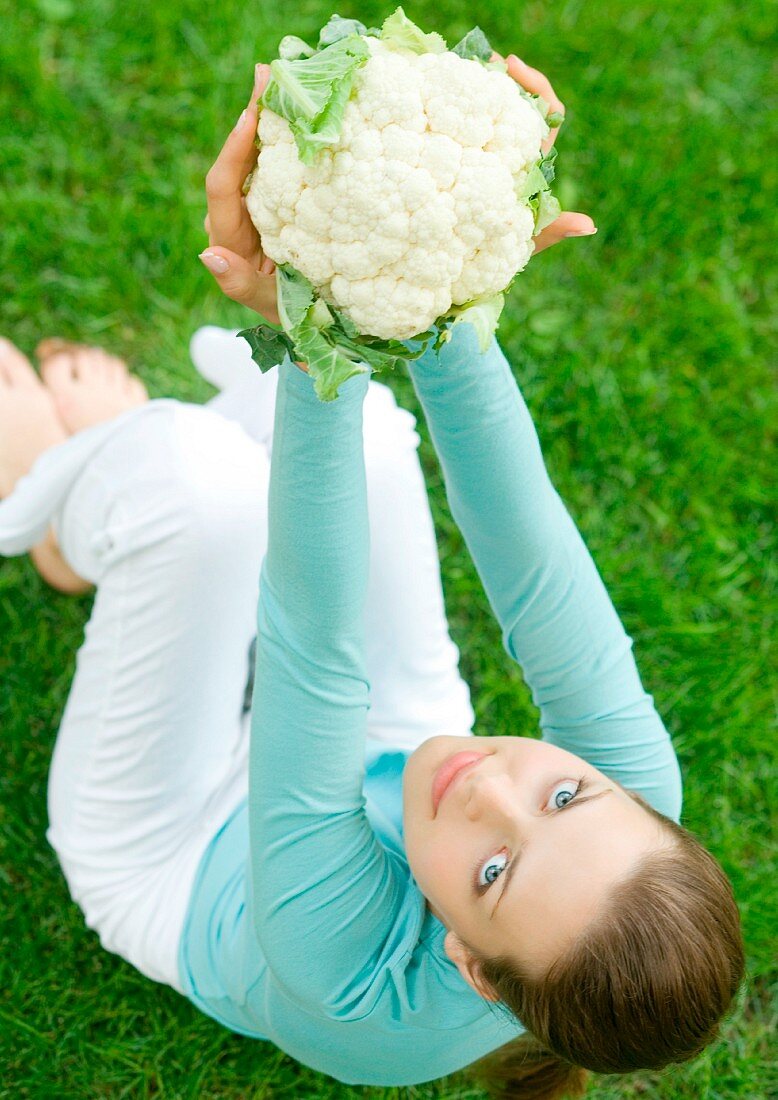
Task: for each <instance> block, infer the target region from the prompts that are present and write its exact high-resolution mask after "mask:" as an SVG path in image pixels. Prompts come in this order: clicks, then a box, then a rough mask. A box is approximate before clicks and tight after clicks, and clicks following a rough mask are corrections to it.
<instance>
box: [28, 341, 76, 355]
mask: <svg viewBox="0 0 778 1100" xmlns="http://www.w3.org/2000/svg"><path fill="white" fill-rule="evenodd" d="M74 346H75V345H74V344H72V343H71V342H70V340H63V339H62V337H60V336H50V337H48V338H47V339H46V340H41V342H40V343H39V344H38V346H37V347H36V349H35V355H36V356H37V358H38V359H39V360H43V359H48V358H49V356H50V355H56V354H57V353H58V352H61V351H72V349H73V347H74Z"/></svg>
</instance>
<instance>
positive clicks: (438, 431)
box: [409, 323, 681, 820]
mask: <svg viewBox="0 0 778 1100" xmlns="http://www.w3.org/2000/svg"><path fill="white" fill-rule="evenodd" d="M409 346H412V345H409ZM409 370H410V374H411V378H412V380H413V384H414V387H415V389H416V393H417V395H418V397H419V400H420V402H421V404H422V407H423V409H424V413H425V416H426V419H427V423H428V426H429V430H430V435H431V437H432V441H433V443H434V446H435V449H436V451H437V454H438V458H439V460H440V464H441V469H442V472H443V476H444V480H445V485H446V492H447V495H448V501H449V506H450V508H451V513H452V516H453V517H454V520H455V521H456V523H457V525H458V526H459V528H460V530H461V531H462V534H463V536H464V539H465V542H466V543H467V546H468V549H469V551H470V553H471V555H472V558H473V561H474V563H475V566H476V568H477V570H478V573H479V576H480V577H481V581H482V583H483V585H484V588H485V591H486V594H487V596H488V599H489V602H490V605H491V607H492V610H493V611H494V614H495V616H496V618H497V621H498V622H499V624H500V627H501V630H502V638H503V644H504V646H505V649H506V651H507V652H508V654H509V655H510V656H511V657H512V658H513V660H515V661H517V662H518V664H519V665H520V666H521V668H522V670H523V673H524V676H525V679H526V681H527V684H528V685H529V687H530V690H531V692H532V698H533V700H534V702H535V704H536V705H537V706H538V707H539V709H540V725H541V729H542V731H543V736H544V738H545V739H546V740H548V741H550V742H553V743H554V744H555V745H559V746H561V747H562V748H564V749H567V750H568V751H569V752H573V753H575V754H576V755H578V756H581V757H582V758H583V759H585V760H587V761H588V762H589V763H591V764H593V765H594V766H595V767H597V768H599V769H600V770H601V771H603V772H605V773H606V774H608V775H610V776H612V777H613V778H614V779H616V780H617V781H618V782H620V783H622V784H623V785H624V786H625V787H628V788H631V789H633V790H636V791H637V792H638V793H640V794H641V795H643V797H644V798H646V799H647V800H648V801H649V802H651V803H652V804H653V805H654V806H655V807H656V808H657V809H659V810H660V811H661V812H663V813H664V814H666V815H668V816H669V817H672V818H674V819H675V820H678V818H679V816H680V812H681V777H680V770H679V767H678V760H677V757H676V754H675V751H674V749H673V746H672V743H671V741H670V737H669V734H668V733H667V730H666V729H665V727H664V725H663V723H662V720H661V718H660V717H659V715H658V713H657V711H656V709H655V707H654V705H653V700H652V697H651V696H650V695H648V694H647V693H646V692H645V691H644V690H643V687H642V684H641V681H640V677H639V674H638V671H637V667H636V665H635V660H634V658H633V655H632V640H631V638H630V637H628V635H627V634H626V633H625V631H624V628H623V626H622V624H621V621H620V619H619V617H618V615H617V613H616V611H615V609H614V607H613V604H612V603H611V600H610V598H609V596H608V593H607V591H606V589H605V586H604V585H603V582H602V580H601V578H600V576H599V574H598V572H597V569H596V567H595V564H594V562H593V561H592V558H591V555H590V554H589V552H588V550H587V549H586V546H585V545H584V542H583V539H582V538H581V535H580V534H579V532H578V530H577V528H576V526H575V524H574V523H573V520H572V519H571V517H570V514H569V513H568V511H567V509H566V508H565V506H564V504H563V503H562V501H561V499H560V497H559V495H558V494H557V492H556V490H555V489H554V487H553V485H552V484H551V481H550V479H549V476H548V472H547V470H546V467H545V463H544V461H543V456H542V453H541V449H540V444H539V441H538V437H537V433H536V431H535V427H534V425H533V423H532V419H531V417H530V414H529V411H528V409H527V406H526V404H525V403H524V400H523V398H522V396H521V393H520V391H519V388H518V385H517V383H516V380H515V378H514V377H513V374H512V372H511V368H510V366H509V364H508V361H507V359H506V358H505V355H504V354H503V352H502V350H501V349H500V347H499V345H498V343H497V341H496V340H495V339H493V340H492V342H491V345H490V346H489V348H488V349H487V351H486V352H484V353H482V352H481V351H480V349H479V346H478V340H477V337H476V332H475V329H474V328H473V326H472V325H470V324H468V323H462V324H460V325H457V326H456V327H455V328H454V329H453V330H452V338H451V340H450V341H449V342H448V343H447V344H444V345H443V346H442V348H441V349H440V351H439V352H437V353H434V352H432V351H431V350H427V351H425V352H424V354H423V355H422V356H421V357H420V358H419V359H417V360H414V361H411V362H410V364H409Z"/></svg>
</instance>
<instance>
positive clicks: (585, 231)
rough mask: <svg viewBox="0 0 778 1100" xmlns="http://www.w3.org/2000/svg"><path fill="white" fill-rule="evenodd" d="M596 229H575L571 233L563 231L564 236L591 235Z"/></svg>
mask: <svg viewBox="0 0 778 1100" xmlns="http://www.w3.org/2000/svg"><path fill="white" fill-rule="evenodd" d="M596 232H597V229H596V228H595V229H576V230H574V232H572V233H565V236H566V237H593V236H594V234H595V233H596Z"/></svg>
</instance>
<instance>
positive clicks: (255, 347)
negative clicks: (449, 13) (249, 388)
mask: <svg viewBox="0 0 778 1100" xmlns="http://www.w3.org/2000/svg"><path fill="white" fill-rule="evenodd" d="M493 53H494V51H493V50H492V48H491V46H490V45H489V43H488V41H487V40H486V37H485V36H484V34H483V32H482V31H481V30H480V29H479V28H478V27H475V28H474V29H473V30H471V31H469V32H468V34H466V35H465V37H464V38H463V39H462V40H461V41H460V42H458V43H457V45H456V46H454V47H453V49H451V50H449V48H448V47H447V45H446V42H445V40H444V39H443V38H442V37H441V36H440V35H439V34H435V33H432V34H425V33H424V32H422V31H421V30H420V29H419V28H418V27H417V26H416V25H415V24H414V23H412V22H411V21H410V20H409V19H408V18H407V17H406V15H405V13H404V12H403V10H402V8H397V10H396V11H395V12H394V13H393V14H392V15H390V16H389V17H388V18H387V19H385V20H384V23H383V26H382V27H381V28H380V29H378V28H375V27H371V28H370V29H369V30H368V29H367V28H366V27H365V26H364V25H363V24H362V23H360V22H359V21H358V20H354V19H342V18H341V17H340V16H339V15H333V16H332V18H331V19H330V21H329V22H328V23H327V25H326V26H325V27H324V28H323V29H322V30H321V32H320V34H319V42H318V46H317V48H316V49H313V48H311V47H310V46H309V45H307V43H305V42H304V41H302V39H300V38H296V37H294V36H292V35H287V36H286V37H285V38H283V39H282V40H281V43H280V45H279V55H280V56H279V58H278V59H277V60H276V61H273V62H272V63H271V66H270V74H271V78H270V81H269V82H268V84H267V86H266V88H265V90H264V92H263V94H262V97H261V100H260V104H261V110H260V117H259V124H258V131H257V144H258V146H259V153H258V157H257V164H256V168H255V169H254V171H253V173H252V175H251V177H250V178H249V180H247V183H246V186H245V188H244V190H245V191H246V207H247V209H248V212H249V215H250V216H251V219H252V221H253V223H254V225H255V226H256V228H257V230H258V232H259V234H260V237H261V239H262V247H263V250H264V252H265V253H266V255H268V256H269V257H270V258H271V259H272V260H274V261H275V264H276V281H277V290H278V314H279V318H280V321H281V328H280V329H278V328H276V327H275V326H271V325H267V324H265V325H258V326H256V327H255V328H252V329H246V330H244V331H243V332H242V333H240V335H241V336H244V337H245V338H246V339H247V340H248V342H249V344H250V346H251V351H252V356H253V358H254V361H255V362H256V363H257V365H258V366H259V367H260V368H261V369H262V370H266V369H269V368H270V367H272V366H274V365H275V364H276V363H277V362H278V361H279V356H281V355H283V354H284V353H288V354H289V355H290V356H294V357H296V358H297V359H300V358H302V359H304V360H305V362H306V363H307V364H308V370H309V373H310V375H311V376H312V378H313V380H314V384H315V388H316V392H317V394H318V395H319V397H320V398H321V400H322V401H332V400H334V399H335V398H336V397H337V393H338V388H339V386H340V385H341V383H342V382H344V381H345V380H346V379H347V378H350V377H351V376H352V375H354V374H360V373H365V372H366V371H378V370H384V369H391V368H394V367H396V366H397V365H398V364H399V363H401V362H402V361H404V360H405V361H407V360H410V359H415V358H418V357H419V356H420V355H422V354H423V353H424V351H426V348H427V345H428V344H429V343H430V341H431V340H433V339H434V348H435V349H436V350H437V349H438V348H440V347H441V345H442V344H443V343H445V342H446V341H447V340H449V339H450V337H451V329H452V328H453V326H454V325H457V324H460V323H462V322H469V323H471V324H473V325H474V327H475V329H476V332H477V335H478V341H479V345H480V347H481V350H482V351H485V350H486V348H487V347H488V345H489V343H490V341H491V339H492V337H493V335H494V332H495V330H496V329H497V326H498V323H499V318H500V313H501V311H502V308H503V305H504V294H505V291H506V290H507V289H508V288H509V286H510V284H511V282H512V280H513V279H514V278H515V276H516V274H517V273H518V272H519V271H521V270H522V269H523V268H524V267H525V265H526V264H527V262H528V260H529V258H530V256H531V255H532V252H533V248H534V244H533V237H534V236H535V235H536V234H537V233H539V232H540V230H541V229H542V228H543V227H544V226H545V225H547V224H549V223H550V222H552V221H553V220H554V219H555V218H556V217H557V215H558V214H559V211H560V206H559V203H558V202H557V200H556V199H555V198H554V197H553V196H552V195H551V192H550V188H549V184H550V182H551V181H552V180H553V178H554V158H555V156H556V151H555V150H554V149H551V150H550V152H549V153H547V154H545V155H544V154H543V153H542V149H541V143H542V141H543V139H544V138H545V136H546V134H547V133H548V132H549V127H550V125H558V123H559V121H561V116H558V117H557V116H550V115H548V110H549V107H548V104H546V103H545V102H544V101H543V100H542V99H541V98H540V97H539V96H534V95H530V94H529V93H528V92H526V91H525V90H524V89H523V88H521V87H520V86H519V85H518V84H517V83H516V82H515V81H514V80H512V79H511V78H510V77H509V76H508V75H507V66H506V65H505V63H504V62H502V61H500V60H499V59H495V60H492V58H493ZM409 340H410V341H412V342H413V344H409V343H408V341H409Z"/></svg>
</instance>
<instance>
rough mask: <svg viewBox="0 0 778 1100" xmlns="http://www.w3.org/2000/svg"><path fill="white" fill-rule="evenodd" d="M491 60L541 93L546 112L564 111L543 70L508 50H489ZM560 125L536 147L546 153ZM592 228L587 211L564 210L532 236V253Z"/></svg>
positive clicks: (591, 230) (585, 234)
mask: <svg viewBox="0 0 778 1100" xmlns="http://www.w3.org/2000/svg"><path fill="white" fill-rule="evenodd" d="M491 60H492V61H494V60H499V61H505V63H506V65H507V66H508V76H510V77H513V79H514V80H515V81H516V83H517V84H520V85H521V86H522V88H524V90H525V91H527V92H531V93H532V95H539V96H542V97H543V99H545V101H546V103H548V105H549V114H550V113H551V112H552V111H558V112H559V114H561V115H563V114H564V113H565V107H564V104H563V103H562V101H561V100H560V98H559V96H558V95H557V94H556V92H555V91H554V89H553V88H552V87H551V82H550V81H549V79H548V77H546V76H544V75H543V73H541V72H539V71H538V70H537V69H532V68H530V66H529V65H526V64H525V63H524V62H523V61H520V60H519V58H518V57H516V55H515V54H508V57H507V58H502V57H500V55H499V54H498V53H493V54H492V56H491ZM561 125H562V124H561V122H560V124H559V126H556V127H554V128H553V129H552V130H551V132H550V133H549V135H548V137H547V138H546V140H545V141H544V142H543V144H542V145H541V147H540V148H541V150H542V152H544V153H547V152H548V151H549V149H550V148H551V146H552V145H553V144H554V142H555V141H556V136H557V134H558V133H559V127H560V126H561ZM596 232H597V230H596V229H595V226H594V222H593V221H592V219H591V218H590V217H589V215H588V214H574V213H571V212H569V211H565V213H564V214H560V215H559V217H558V218H557V219H556V221H553V222H551V224H550V225H547V226H546V228H545V229H543V230H541V232H540V233H538V235H537V237H535V253H534V254H537V253H538V252H542V251H543V249H544V248H549V247H550V246H551V245H552V244H558V243H559V241H562V240H564V239H565V237H588V236H591V234H592V233H596Z"/></svg>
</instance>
